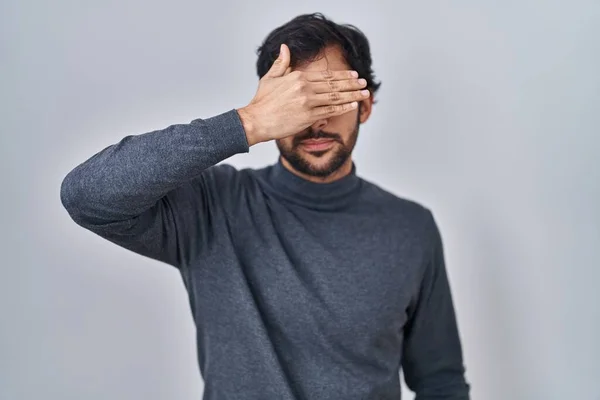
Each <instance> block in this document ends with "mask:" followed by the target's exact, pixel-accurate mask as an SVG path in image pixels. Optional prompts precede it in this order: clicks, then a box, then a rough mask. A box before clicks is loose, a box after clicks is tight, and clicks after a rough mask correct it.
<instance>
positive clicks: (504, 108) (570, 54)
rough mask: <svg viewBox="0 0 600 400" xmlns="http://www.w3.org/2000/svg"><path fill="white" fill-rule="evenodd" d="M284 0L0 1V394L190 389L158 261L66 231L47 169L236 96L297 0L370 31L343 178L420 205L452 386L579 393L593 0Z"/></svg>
mask: <svg viewBox="0 0 600 400" xmlns="http://www.w3.org/2000/svg"><path fill="white" fill-rule="evenodd" d="M296 3H297V4H292V3H287V2H281V1H278V2H276V1H269V2H266V1H263V2H248V1H242V0H237V1H221V2H211V3H207V2H201V1H196V2H183V1H175V2H173V1H171V2H164V1H160V2H158V1H147V0H146V1H141V0H135V1H97V2H91V1H85V2H76V1H64V0H57V1H53V2H42V1H23V0H19V1H17V0H8V1H7V0H3V1H2V3H1V8H0V40H1V57H2V59H1V61H2V62H1V64H0V68H1V70H0V83H1V94H0V96H1V98H0V104H1V107H0V108H1V111H0V113H1V114H0V116H1V119H0V126H1V132H2V136H1V142H0V146H1V147H0V151H1V157H0V162H1V167H2V172H3V173H2V178H3V180H2V184H1V186H0V188H1V190H2V196H1V197H0V201H1V202H2V207H1V208H0V212H1V213H2V215H1V219H0V221H1V222H0V223H1V225H2V229H1V231H0V235H1V237H0V239H1V240H0V246H2V249H1V252H2V261H0V262H1V268H0V274H1V275H0V312H1V317H2V319H1V321H2V322H1V331H0V399H2V400H21V399H41V398H43V399H56V400H58V399H61V400H67V399H77V400H79V399H86V400H104V399H146V400H153V399H157V400H158V399H161V400H162V399H180V400H192V399H199V398H200V396H201V394H202V388H203V386H202V382H201V380H200V378H199V372H198V367H197V365H196V347H195V342H194V329H193V324H192V320H191V315H190V311H189V306H188V303H187V298H186V295H185V292H184V288H183V285H182V283H181V281H180V278H179V275H178V274H177V272H176V271H175V270H174V269H172V268H171V267H169V266H167V265H166V264H161V263H159V262H156V261H151V260H149V259H146V258H143V257H140V256H137V255H135V254H133V253H131V252H129V251H127V250H123V249H120V248H118V247H117V246H115V245H113V244H111V243H108V242H105V241H103V240H102V239H100V238H99V237H96V236H95V235H93V234H91V233H88V232H87V231H84V230H83V229H81V228H79V227H78V226H76V225H75V224H74V223H73V222H71V220H70V219H69V217H68V216H67V214H66V212H65V211H64V210H63V208H62V206H61V204H60V200H59V187H60V182H61V180H62V178H63V177H64V176H65V175H66V173H67V172H68V171H69V170H70V169H71V168H73V167H74V166H75V165H76V164H78V163H80V162H82V161H83V160H85V159H87V158H88V157H90V156H91V155H92V154H94V153H95V152H97V151H99V150H101V149H102V148H104V147H106V146H108V145H110V144H112V143H115V142H117V141H118V140H120V139H121V138H122V137H123V136H125V135H127V134H132V133H143V132H146V131H149V130H153V129H159V128H163V127H166V126H168V125H170V124H172V123H180V122H189V121H190V120H192V119H194V118H198V117H209V116H212V115H215V114H219V113H221V112H224V111H227V110H229V109H232V108H234V107H241V106H243V105H245V104H247V102H248V101H249V100H250V99H251V98H252V96H253V94H254V92H255V88H256V83H257V78H256V75H255V66H254V63H255V61H256V55H255V49H256V47H257V46H258V45H259V43H260V42H261V41H262V40H263V38H264V37H265V36H266V34H267V33H268V32H270V31H271V30H272V29H273V28H275V27H276V26H278V25H280V24H282V23H283V22H285V21H287V20H289V19H291V18H292V17H294V16H296V15H297V14H300V13H304V12H313V11H322V12H324V13H325V14H326V15H328V16H331V17H332V18H334V19H335V20H336V21H338V22H349V23H353V24H355V25H357V26H358V27H359V28H361V29H362V30H363V31H364V32H365V33H366V34H367V36H368V38H369V39H370V41H371V44H372V54H373V59H374V68H375V71H376V73H377V76H378V77H379V78H381V79H382V80H383V86H382V88H381V92H380V95H379V104H377V105H375V107H374V111H373V114H372V118H371V120H369V121H368V123H367V124H365V125H363V127H362V130H361V134H360V139H359V142H358V146H357V149H356V151H355V160H356V163H357V167H358V173H359V174H360V175H362V176H363V177H365V178H367V179H370V180H371V181H373V182H375V183H377V184H380V185H381V186H383V187H384V188H386V189H388V190H391V191H393V192H394V193H396V194H398V195H401V196H405V197H409V198H412V199H415V200H418V201H420V202H422V203H423V204H425V205H427V206H429V207H431V208H432V209H433V211H434V212H435V214H436V217H437V219H438V222H439V224H440V228H441V230H442V234H443V236H444V241H445V246H446V256H447V264H448V269H449V274H450V279H451V284H452V287H453V291H454V296H455V301H456V306H457V310H458V318H459V324H460V329H461V334H462V338H463V341H464V347H465V357H466V364H467V368H468V379H469V381H470V382H471V383H472V385H473V390H472V393H473V399H485V400H506V399H511V400H520V399H523V400H554V399H561V400H562V399H569V400H570V399H581V400H588V399H590V400H591V399H595V400H597V399H600V394H599V391H598V379H599V378H600V346H599V345H598V339H599V338H600V311H599V304H600V298H599V295H598V292H597V290H598V289H597V288H598V282H599V279H600V272H599V269H598V267H599V261H598V259H599V256H600V248H599V246H600V232H599V229H600V228H599V225H600V209H599V204H600V176H599V171H600V166H599V162H598V154H599V153H600V140H599V139H598V134H599V126H600V117H599V114H600V77H599V71H600V55H599V52H600V2H598V1H597V0H595V1H569V2H567V1H560V2H559V1H533V0H520V1H503V2H499V1H454V2H441V1H439V2H436V1H433V2H422V1H419V2H417V1H413V2H407V1H389V2H383V1H379V2H377V1H373V2H370V4H369V3H368V2H366V1H365V2H348V1H329V2H327V3H326V4H324V5H320V2H317V1H305V2H303V5H299V4H300V2H296ZM276 156H277V150H276V147H275V145H274V144H273V143H267V144H261V145H259V146H256V147H253V148H252V149H251V152H250V154H248V155H238V156H235V157H233V158H232V159H230V160H228V162H230V163H233V164H234V165H236V166H238V167H243V166H256V167H259V166H263V165H266V164H270V163H272V162H274V161H275V159H276ZM406 398H412V396H411V395H407V397H406Z"/></svg>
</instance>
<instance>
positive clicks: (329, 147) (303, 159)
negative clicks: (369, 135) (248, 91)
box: [276, 47, 372, 178]
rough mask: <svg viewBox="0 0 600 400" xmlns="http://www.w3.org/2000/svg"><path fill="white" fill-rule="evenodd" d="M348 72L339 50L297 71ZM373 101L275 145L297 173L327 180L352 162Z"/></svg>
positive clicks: (317, 122)
mask: <svg viewBox="0 0 600 400" xmlns="http://www.w3.org/2000/svg"><path fill="white" fill-rule="evenodd" d="M326 69H330V70H334V71H335V70H349V69H350V67H349V66H348V64H346V62H345V61H344V58H343V56H342V54H341V52H340V50H339V49H338V48H336V47H333V48H327V49H326V50H325V51H324V57H322V58H320V59H319V60H317V61H314V62H312V63H310V64H306V65H303V66H299V67H297V68H295V70H298V71H322V70H326ZM371 104H372V103H371V97H369V98H368V99H367V100H364V101H362V102H361V103H359V105H360V107H359V108H358V109H356V110H352V111H350V112H347V113H345V114H342V115H338V116H335V117H330V118H325V119H321V120H319V121H316V122H315V123H314V124H313V125H311V126H310V127H308V128H307V129H305V130H304V131H302V132H298V133H297V134H295V135H292V136H288V137H286V138H284V139H279V140H277V141H276V143H277V147H278V148H279V152H280V153H281V156H282V157H283V158H284V159H285V160H287V162H288V163H289V164H290V165H291V166H292V167H293V168H294V169H295V170H297V171H299V172H301V173H303V174H306V175H309V176H314V177H320V178H325V177H328V176H329V175H331V174H332V173H334V172H335V171H337V170H338V169H339V168H341V167H342V166H343V165H344V164H346V163H349V162H351V158H350V157H351V154H352V150H353V149H354V146H355V144H356V140H357V138H358V131H359V126H360V124H361V123H362V122H365V121H366V119H367V118H368V116H369V114H370V110H371Z"/></svg>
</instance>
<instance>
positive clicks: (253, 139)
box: [236, 106, 261, 146]
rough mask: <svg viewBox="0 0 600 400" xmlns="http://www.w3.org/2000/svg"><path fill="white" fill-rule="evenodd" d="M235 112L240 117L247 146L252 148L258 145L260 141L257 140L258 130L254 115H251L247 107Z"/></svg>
mask: <svg viewBox="0 0 600 400" xmlns="http://www.w3.org/2000/svg"><path fill="white" fill-rule="evenodd" d="M236 111H237V113H238V115H239V116H240V121H242V126H243V128H244V131H245V132H246V140H247V141H248V146H253V145H255V144H257V143H260V142H261V140H260V139H259V137H260V136H259V128H258V124H257V122H256V117H255V116H254V114H252V112H251V110H249V109H248V106H246V107H242V108H239V109H237V110H236Z"/></svg>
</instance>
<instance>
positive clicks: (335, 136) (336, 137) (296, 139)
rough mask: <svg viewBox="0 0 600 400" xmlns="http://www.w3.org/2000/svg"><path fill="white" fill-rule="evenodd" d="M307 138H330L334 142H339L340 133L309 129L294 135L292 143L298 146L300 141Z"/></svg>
mask: <svg viewBox="0 0 600 400" xmlns="http://www.w3.org/2000/svg"><path fill="white" fill-rule="evenodd" d="M309 139H331V140H335V141H336V142H340V143H341V138H340V135H338V134H336V133H329V132H324V131H316V132H315V131H313V130H309V131H308V132H307V133H304V134H301V135H297V136H296V137H294V142H293V145H294V146H298V145H300V142H302V141H304V140H309Z"/></svg>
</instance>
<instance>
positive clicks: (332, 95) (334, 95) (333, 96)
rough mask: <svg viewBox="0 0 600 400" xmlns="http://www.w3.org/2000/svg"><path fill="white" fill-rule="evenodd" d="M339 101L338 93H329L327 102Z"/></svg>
mask: <svg viewBox="0 0 600 400" xmlns="http://www.w3.org/2000/svg"><path fill="white" fill-rule="evenodd" d="M339 100H340V94H339V93H338V92H330V93H329V101H331V102H336V101H339Z"/></svg>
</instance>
